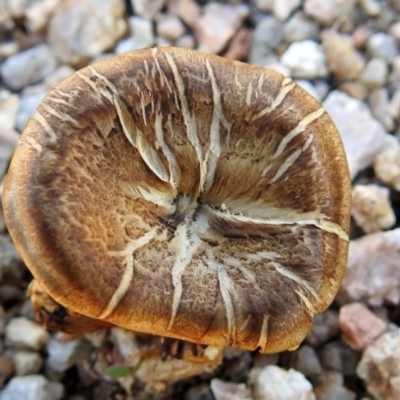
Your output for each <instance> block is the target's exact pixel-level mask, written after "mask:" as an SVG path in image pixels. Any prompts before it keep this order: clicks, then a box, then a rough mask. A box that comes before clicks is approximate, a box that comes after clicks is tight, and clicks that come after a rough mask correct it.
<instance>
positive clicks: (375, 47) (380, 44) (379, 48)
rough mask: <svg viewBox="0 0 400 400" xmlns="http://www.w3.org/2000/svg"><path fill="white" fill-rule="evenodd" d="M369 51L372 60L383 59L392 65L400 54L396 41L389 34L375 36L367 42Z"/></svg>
mask: <svg viewBox="0 0 400 400" xmlns="http://www.w3.org/2000/svg"><path fill="white" fill-rule="evenodd" d="M367 51H368V53H369V54H370V56H371V58H381V59H382V60H384V61H386V62H387V63H390V62H392V61H393V59H394V57H396V56H397V55H398V53H399V49H398V47H397V43H396V39H395V38H394V37H393V36H392V35H389V34H387V33H384V32H378V33H375V34H373V35H372V36H371V37H370V38H369V39H368V41H367Z"/></svg>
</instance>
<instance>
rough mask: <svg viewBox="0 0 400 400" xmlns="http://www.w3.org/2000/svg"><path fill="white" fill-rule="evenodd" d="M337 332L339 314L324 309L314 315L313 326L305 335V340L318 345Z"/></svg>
mask: <svg viewBox="0 0 400 400" xmlns="http://www.w3.org/2000/svg"><path fill="white" fill-rule="evenodd" d="M338 333H339V315H338V313H337V312H336V311H334V310H330V309H328V310H326V311H325V312H323V313H322V314H317V315H314V321H313V326H312V328H311V331H310V333H309V334H308V335H307V338H306V342H307V343H309V344H311V345H312V346H320V345H321V344H323V343H325V342H327V341H328V340H330V339H332V338H333V337H335V336H337V334H338Z"/></svg>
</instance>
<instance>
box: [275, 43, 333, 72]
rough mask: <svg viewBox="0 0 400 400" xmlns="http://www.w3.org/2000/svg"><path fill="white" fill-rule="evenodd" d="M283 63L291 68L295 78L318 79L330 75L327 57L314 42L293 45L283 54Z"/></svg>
mask: <svg viewBox="0 0 400 400" xmlns="http://www.w3.org/2000/svg"><path fill="white" fill-rule="evenodd" d="M281 62H282V63H283V64H284V65H286V66H287V67H288V68H290V71H291V76H292V77H293V78H298V79H316V78H325V77H326V76H327V75H328V70H327V68H326V64H325V55H324V53H323V51H322V50H321V48H320V46H319V44H318V43H317V42H314V41H313V40H303V41H301V42H295V43H292V44H291V45H290V46H289V47H288V49H287V50H286V51H285V52H284V53H283V54H282V57H281Z"/></svg>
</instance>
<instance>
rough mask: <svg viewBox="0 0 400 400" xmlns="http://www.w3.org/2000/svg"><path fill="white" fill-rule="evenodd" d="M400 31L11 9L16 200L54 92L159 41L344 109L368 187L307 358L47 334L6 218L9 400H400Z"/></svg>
mask: <svg viewBox="0 0 400 400" xmlns="http://www.w3.org/2000/svg"><path fill="white" fill-rule="evenodd" d="M399 20H400V2H399V1H397V0H391V1H379V0H359V1H348V0H304V1H300V0H251V1H250V0H249V1H246V0H231V1H224V2H222V1H200V0H199V1H195V0H154V1H147V0H110V1H107V2H105V1H104V2H99V1H96V0H32V1H14V0H13V1H3V2H0V37H1V40H0V77H1V81H0V193H1V188H2V185H3V181H4V177H5V174H6V171H7V167H8V164H9V162H10V159H11V156H12V153H13V151H14V149H15V146H16V143H17V139H18V136H19V134H20V132H21V131H22V130H23V128H24V126H25V124H26V122H27V120H28V119H29V118H30V117H31V116H32V115H33V113H34V112H35V108H36V106H37V105H38V104H39V102H40V101H41V100H42V98H43V97H44V96H45V95H46V93H47V92H48V91H49V90H50V89H51V87H52V86H53V85H55V84H56V83H57V82H58V81H59V80H61V79H62V78H64V77H65V76H67V75H68V74H70V73H72V72H74V71H75V70H76V69H78V68H80V67H82V66H85V65H87V64H88V63H91V62H94V61H96V60H100V59H102V58H104V57H108V56H110V55H112V54H120V53H123V52H126V51H130V50H134V49H138V48H142V47H147V46H154V45H174V46H182V47H188V48H194V49H201V50H204V51H208V52H213V53H216V54H219V55H222V56H227V57H230V58H233V59H238V60H244V61H247V62H250V63H254V64H258V65H262V66H267V67H269V68H274V69H276V70H278V71H280V72H282V73H284V74H285V75H286V76H289V77H291V78H293V79H296V80H297V81H298V82H299V84H301V85H302V86H303V87H304V88H305V89H306V90H308V91H309V92H310V93H312V94H313V95H314V96H315V97H316V98H318V99H319V100H320V101H322V102H323V104H324V106H325V107H326V109H327V110H328V112H329V113H330V114H331V116H332V118H333V120H334V122H335V123H336V125H337V127H338V130H339V132H340V134H341V137H342V139H343V143H344V147H345V151H346V155H347V159H348V163H349V168H350V172H351V176H352V180H353V205H352V230H351V243H350V252H349V260H348V269H347V273H346V276H345V278H344V281H343V284H342V287H341V289H340V291H339V294H338V296H337V298H336V300H335V301H334V303H333V304H332V306H331V307H330V308H329V309H328V310H327V311H326V312H325V313H323V314H322V315H317V316H315V319H314V326H313V329H312V330H311V332H310V334H309V335H308V336H307V338H306V340H305V342H304V343H303V344H302V345H301V346H300V347H299V349H297V350H295V351H293V352H283V353H281V354H273V355H260V354H258V353H257V352H254V353H251V352H248V351H240V350H235V349H225V351H224V355H223V361H222V363H221V365H220V366H218V367H215V366H211V367H204V366H201V365H188V364H185V363H183V362H182V360H167V361H166V362H163V361H161V360H157V359H144V360H143V359H142V356H141V354H142V353H141V351H142V350H141V349H143V344H144V343H145V344H146V346H147V347H146V349H147V351H148V352H150V351H154V348H157V346H158V345H159V344H158V343H159V342H158V339H157V338H148V337H146V336H144V335H135V334H134V333H132V332H127V331H124V330H122V329H119V328H114V329H111V330H104V331H99V332H96V333H92V334H90V335H85V336H79V337H76V336H71V335H66V334H55V333H51V332H48V331H47V330H46V329H44V328H43V327H41V326H40V325H39V324H38V323H36V322H35V321H34V317H33V311H32V306H31V304H30V302H29V301H28V300H27V299H26V297H25V291H26V289H27V286H28V284H29V281H30V280H31V275H30V274H29V273H28V271H27V269H26V268H25V266H24V265H23V263H22V261H21V259H20V256H19V255H18V253H17V251H16V250H15V248H14V246H13V244H12V243H11V241H10V239H9V236H8V234H7V231H6V227H5V224H4V220H3V216H2V211H1V207H0V400H30V399H32V400H37V399H40V400H85V399H96V400H131V399H153V400H166V399H171V398H173V399H183V400H198V399H201V400H213V399H216V400H225V399H233V400H252V399H253V400H261V399H268V400H286V399H304V400H306V399H307V400H308V399H309V400H313V399H316V400H355V399H365V400H367V399H370V400H371V399H376V400H395V399H399V398H400V361H399V360H400V354H399V349H400V312H399V309H400V308H399V307H400V272H399V271H400V270H399V260H400V222H399V217H400V161H399V160H400V55H399V46H400V22H398V21H399ZM0 196H1V194H0ZM0 200H1V197H0ZM151 349H152V350H151ZM210 351H211V350H210ZM213 356H214V357H215V358H216V359H218V357H220V356H221V354H220V353H215V354H214V355H213ZM124 365H129V366H130V369H129V370H128V373H127V374H125V375H124V376H122V377H116V375H115V374H116V373H117V372H118V368H116V367H121V366H122V367H124ZM110 367H111V369H110ZM110 371H111V372H110ZM119 371H121V370H119ZM193 375H196V376H195V377H194V378H193Z"/></svg>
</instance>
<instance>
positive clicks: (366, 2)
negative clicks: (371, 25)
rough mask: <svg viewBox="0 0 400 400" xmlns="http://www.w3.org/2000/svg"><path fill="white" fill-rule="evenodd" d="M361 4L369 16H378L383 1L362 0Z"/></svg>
mask: <svg viewBox="0 0 400 400" xmlns="http://www.w3.org/2000/svg"><path fill="white" fill-rule="evenodd" d="M359 5H360V8H361V10H362V11H363V12H364V14H365V15H366V16H367V17H376V16H378V15H379V14H380V12H381V11H382V5H381V3H380V2H379V1H376V0H360V1H359Z"/></svg>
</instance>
